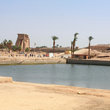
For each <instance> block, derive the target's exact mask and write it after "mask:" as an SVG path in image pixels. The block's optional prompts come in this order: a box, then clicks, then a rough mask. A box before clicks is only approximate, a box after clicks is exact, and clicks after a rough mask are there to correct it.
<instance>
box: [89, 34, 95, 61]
mask: <svg viewBox="0 0 110 110" xmlns="http://www.w3.org/2000/svg"><path fill="white" fill-rule="evenodd" d="M93 39H94V38H93V37H92V36H89V47H88V59H90V48H91V40H93Z"/></svg>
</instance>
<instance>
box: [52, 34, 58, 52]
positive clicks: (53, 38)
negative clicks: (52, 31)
mask: <svg viewBox="0 0 110 110" xmlns="http://www.w3.org/2000/svg"><path fill="white" fill-rule="evenodd" d="M57 39H58V37H56V36H52V40H53V53H54V52H55V41H56V40H57Z"/></svg>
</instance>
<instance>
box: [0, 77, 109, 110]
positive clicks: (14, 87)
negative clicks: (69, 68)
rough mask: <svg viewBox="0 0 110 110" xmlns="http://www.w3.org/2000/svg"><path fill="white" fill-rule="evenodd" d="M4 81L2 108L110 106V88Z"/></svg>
mask: <svg viewBox="0 0 110 110" xmlns="http://www.w3.org/2000/svg"><path fill="white" fill-rule="evenodd" d="M4 80H5V81H3V78H2V81H3V82H1V83H0V110H110V90H96V89H87V88H78V87H69V86H58V85H44V84H33V83H23V82H12V81H11V80H10V81H8V83H4V82H7V81H6V80H7V79H6V78H5V79H4Z"/></svg>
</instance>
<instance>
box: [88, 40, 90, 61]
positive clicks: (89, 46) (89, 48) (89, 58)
mask: <svg viewBox="0 0 110 110" xmlns="http://www.w3.org/2000/svg"><path fill="white" fill-rule="evenodd" d="M88 59H90V41H89V47H88Z"/></svg>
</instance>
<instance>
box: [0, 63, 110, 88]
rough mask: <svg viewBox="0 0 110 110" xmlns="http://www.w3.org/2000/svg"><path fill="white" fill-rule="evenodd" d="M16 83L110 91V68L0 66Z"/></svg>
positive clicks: (0, 74)
mask: <svg viewBox="0 0 110 110" xmlns="http://www.w3.org/2000/svg"><path fill="white" fill-rule="evenodd" d="M0 76H11V77H12V78H13V80H14V81H22V82H33V83H42V84H57V85H70V86H78V87H87V88H99V89H110V66H93V65H71V64H47V65H46V64H45V65H11V66H0Z"/></svg>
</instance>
